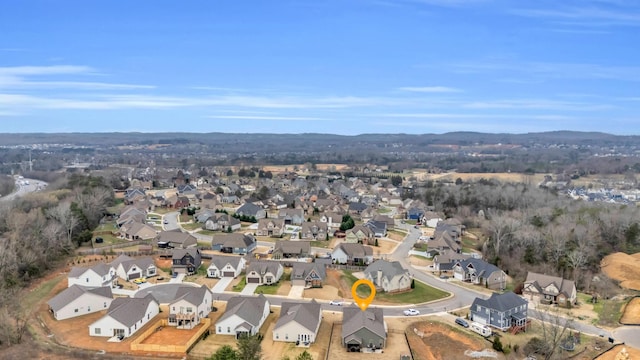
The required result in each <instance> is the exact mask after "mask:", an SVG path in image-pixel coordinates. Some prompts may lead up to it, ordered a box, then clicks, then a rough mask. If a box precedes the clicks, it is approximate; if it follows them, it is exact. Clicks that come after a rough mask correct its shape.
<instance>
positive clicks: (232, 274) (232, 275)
mask: <svg viewBox="0 0 640 360" xmlns="http://www.w3.org/2000/svg"><path fill="white" fill-rule="evenodd" d="M222 276H225V277H234V276H236V273H235V272H233V271H225V272H223V273H222Z"/></svg>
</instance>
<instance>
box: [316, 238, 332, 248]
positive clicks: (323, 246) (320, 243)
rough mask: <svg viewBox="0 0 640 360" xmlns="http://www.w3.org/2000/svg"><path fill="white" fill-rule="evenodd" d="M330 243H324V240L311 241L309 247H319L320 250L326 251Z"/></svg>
mask: <svg viewBox="0 0 640 360" xmlns="http://www.w3.org/2000/svg"><path fill="white" fill-rule="evenodd" d="M330 242H331V240H329V241H324V240H313V241H311V246H312V247H320V248H325V249H328V248H329V243H330Z"/></svg>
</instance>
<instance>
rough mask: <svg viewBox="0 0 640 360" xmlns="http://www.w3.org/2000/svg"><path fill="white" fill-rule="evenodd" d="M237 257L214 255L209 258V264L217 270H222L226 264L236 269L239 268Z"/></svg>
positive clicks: (238, 258)
mask: <svg viewBox="0 0 640 360" xmlns="http://www.w3.org/2000/svg"><path fill="white" fill-rule="evenodd" d="M240 259H241V257H239V256H222V255H214V256H212V257H211V264H212V265H215V266H216V268H217V269H222V268H223V267H225V265H227V264H231V267H233V268H234V269H237V268H238V266H240Z"/></svg>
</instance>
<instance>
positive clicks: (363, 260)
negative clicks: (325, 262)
mask: <svg viewBox="0 0 640 360" xmlns="http://www.w3.org/2000/svg"><path fill="white" fill-rule="evenodd" d="M331 260H332V261H333V263H335V264H355V265H369V264H371V263H372V262H373V248H371V247H370V246H366V245H362V244H353V243H340V244H338V246H336V247H335V248H334V249H333V251H332V252H331Z"/></svg>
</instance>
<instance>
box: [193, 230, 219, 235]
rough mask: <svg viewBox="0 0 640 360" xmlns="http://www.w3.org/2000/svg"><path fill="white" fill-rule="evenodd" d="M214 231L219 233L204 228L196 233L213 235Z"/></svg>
mask: <svg viewBox="0 0 640 360" xmlns="http://www.w3.org/2000/svg"><path fill="white" fill-rule="evenodd" d="M216 233H218V234H219V233H220V231H213V230H206V229H202V230H200V231H198V234H202V235H214V234H216Z"/></svg>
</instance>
